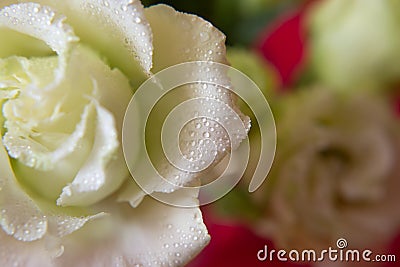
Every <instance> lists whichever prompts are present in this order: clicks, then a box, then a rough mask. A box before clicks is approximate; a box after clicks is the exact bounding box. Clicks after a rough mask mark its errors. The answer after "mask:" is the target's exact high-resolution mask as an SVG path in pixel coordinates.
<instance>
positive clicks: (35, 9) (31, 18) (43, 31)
mask: <svg viewBox="0 0 400 267" xmlns="http://www.w3.org/2000/svg"><path fill="white" fill-rule="evenodd" d="M64 20H65V17H62V16H60V15H58V14H56V13H55V12H54V11H53V10H52V9H50V8H49V7H42V6H41V5H39V4H36V3H21V4H15V5H11V6H7V7H4V8H2V9H1V10H0V30H1V31H3V32H0V34H1V35H2V36H3V38H2V39H3V41H2V49H1V50H0V51H2V53H1V54H0V57H6V56H10V55H14V52H15V51H14V50H13V48H12V47H13V46H14V45H15V42H13V41H16V40H15V36H12V37H14V38H10V39H8V38H7V37H5V36H6V35H7V34H10V33H11V31H10V30H12V31H16V32H19V33H21V34H25V35H28V36H31V37H34V38H37V39H39V40H42V41H43V42H45V43H46V44H47V45H48V46H49V47H50V48H51V50H53V51H55V52H56V53H57V55H58V68H57V69H56V70H55V71H54V80H53V82H52V83H50V84H49V85H48V86H47V88H53V87H54V86H56V85H57V84H58V83H59V82H60V80H61V79H62V77H63V76H64V72H65V68H66V63H67V59H68V54H69V50H70V48H71V45H72V43H73V42H74V41H76V40H77V37H76V36H75V35H74V33H73V31H72V29H71V28H70V27H69V26H68V25H66V24H64ZM14 34H15V33H14ZM17 40H18V39H17ZM19 41H21V40H19ZM17 44H18V45H17V47H20V51H24V50H25V49H28V51H30V49H29V46H30V45H31V43H30V42H28V43H22V46H21V43H20V42H18V43H17ZM10 50H11V54H7V53H10Z"/></svg>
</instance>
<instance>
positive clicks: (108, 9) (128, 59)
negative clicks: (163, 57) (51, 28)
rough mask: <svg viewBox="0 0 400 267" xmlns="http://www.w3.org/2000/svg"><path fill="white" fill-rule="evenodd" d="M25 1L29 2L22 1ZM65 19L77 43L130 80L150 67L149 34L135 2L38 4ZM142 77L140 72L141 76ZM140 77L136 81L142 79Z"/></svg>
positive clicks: (78, 0)
mask: <svg viewBox="0 0 400 267" xmlns="http://www.w3.org/2000/svg"><path fill="white" fill-rule="evenodd" d="M26 1H29V0H26ZM38 2H40V3H43V4H46V5H49V6H51V7H54V8H56V9H57V10H58V11H59V12H61V13H62V14H64V15H66V16H67V20H68V23H69V24H70V25H72V27H73V28H74V30H75V31H76V33H77V35H78V36H79V38H80V39H81V42H83V43H85V44H88V45H90V46H91V47H92V49H97V50H98V51H99V52H100V53H101V54H102V55H104V56H106V58H107V59H108V60H109V62H110V64H111V65H112V66H113V67H117V68H119V69H120V70H121V71H122V72H124V74H125V75H126V76H127V77H129V78H130V79H132V80H135V79H137V78H138V73H140V71H138V70H140V69H142V70H143V71H144V72H145V73H147V74H149V73H150V69H151V67H152V50H153V46H152V33H151V30H150V27H149V25H148V23H147V21H146V18H145V17H144V14H143V6H142V4H141V3H140V1H139V0H70V1H63V0H56V1H54V0H38ZM142 73H143V72H142ZM143 78H144V75H142V77H141V78H140V79H143Z"/></svg>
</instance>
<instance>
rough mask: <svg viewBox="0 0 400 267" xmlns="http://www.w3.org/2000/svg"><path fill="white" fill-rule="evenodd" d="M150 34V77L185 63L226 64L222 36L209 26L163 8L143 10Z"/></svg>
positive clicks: (223, 37) (154, 7)
mask: <svg viewBox="0 0 400 267" xmlns="http://www.w3.org/2000/svg"><path fill="white" fill-rule="evenodd" d="M145 15H146V18H147V19H148V21H149V23H150V27H151V30H152V32H153V46H154V55H153V65H154V67H153V69H152V71H153V72H154V73H156V72H158V71H160V70H162V69H164V68H166V67H169V66H172V65H175V64H178V63H182V62H187V61H196V60H203V61H215V62H220V63H227V60H226V53H225V35H224V34H223V33H222V32H220V31H219V30H218V29H217V28H215V27H214V26H213V25H212V24H211V23H210V22H208V21H206V20H204V19H202V18H200V17H198V16H196V15H189V14H185V13H181V12H178V11H175V10H174V9H173V8H172V7H170V6H167V5H156V6H151V7H149V8H146V9H145Z"/></svg>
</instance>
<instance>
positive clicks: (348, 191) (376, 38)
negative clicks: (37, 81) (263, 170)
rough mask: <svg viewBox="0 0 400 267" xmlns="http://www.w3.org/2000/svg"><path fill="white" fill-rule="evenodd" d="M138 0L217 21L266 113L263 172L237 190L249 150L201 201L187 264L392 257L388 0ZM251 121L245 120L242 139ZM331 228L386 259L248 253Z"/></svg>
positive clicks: (399, 92)
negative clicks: (236, 170)
mask: <svg viewBox="0 0 400 267" xmlns="http://www.w3.org/2000/svg"><path fill="white" fill-rule="evenodd" d="M143 3H144V5H145V6H149V5H153V4H158V3H165V4H168V5H171V6H173V7H174V8H175V9H177V10H180V11H183V12H187V13H193V14H197V15H199V16H201V17H203V18H204V19H206V20H208V21H210V22H211V23H213V24H214V25H215V26H216V27H217V28H218V29H220V30H221V31H222V32H224V33H225V35H226V37H227V39H226V44H227V56H228V60H229V61H230V63H231V65H232V66H233V67H235V68H237V69H239V70H241V71H242V72H244V73H245V74H247V75H248V76H249V77H250V78H251V79H253V81H255V82H256V83H257V85H258V86H259V88H260V89H261V90H262V91H263V93H264V95H265V97H266V98H267V100H268V101H269V103H270V106H271V108H272V111H273V113H274V116H275V120H276V127H277V136H278V143H277V151H276V157H275V161H274V163H273V166H272V169H271V171H270V174H269V175H268V179H267V180H266V182H264V184H263V186H262V187H261V188H259V189H258V190H257V191H256V192H254V193H249V192H248V191H247V187H248V183H249V180H250V179H251V174H252V171H254V166H255V163H256V162H257V160H258V155H256V154H254V155H253V154H252V155H251V158H250V161H251V162H250V164H249V168H248V170H247V171H246V173H245V175H244V176H245V177H244V179H242V181H241V183H240V184H239V185H238V186H237V187H236V188H235V189H234V190H233V191H232V192H231V193H229V194H228V195H227V196H225V197H224V198H223V199H221V200H219V201H217V202H215V203H213V204H211V205H208V206H204V207H203V208H202V210H203V214H204V219H205V222H206V224H207V226H208V228H209V231H210V235H211V237H212V239H211V243H210V244H209V246H208V247H207V248H206V249H205V250H204V251H203V252H202V253H201V254H200V255H198V257H197V258H196V259H195V260H194V261H193V262H192V263H190V264H189V266H191V267H197V266H210V267H213V266H353V265H358V266H366V265H372V266H386V267H389V266H391V267H393V266H400V207H399V206H400V205H399V204H400V164H399V163H400V157H399V155H400V132H399V120H400V118H399V116H400V104H399V103H400V1H398V0H319V1H305V0H304V1H301V0H201V1H200V0H192V1H188V0H164V1H158V0H145V1H143ZM243 108H244V109H245V110H246V107H243ZM249 114H250V113H249ZM253 121H254V118H253ZM259 132H260V130H259V129H258V128H257V124H256V123H254V124H253V128H252V130H251V132H250V141H251V144H252V146H253V147H257V146H259V144H258V143H257V141H258V140H259V139H258V138H257V137H258V136H259ZM252 163H253V164H252ZM339 238H344V239H346V241H347V243H348V245H347V248H349V249H350V248H353V249H355V248H357V249H360V250H363V249H370V250H372V251H373V255H376V254H384V255H389V254H390V255H395V256H396V259H397V262H381V263H378V262H374V263H365V262H360V263H354V262H353V263H350V262H338V261H337V262H329V261H325V262H318V263H313V262H290V261H289V262H279V261H278V260H276V259H275V260H273V261H272V262H271V261H265V262H261V261H259V260H258V259H257V252H258V251H259V250H260V249H263V248H264V246H265V245H267V246H268V248H269V249H286V250H287V251H289V250H291V249H298V250H302V249H315V250H317V251H320V250H322V249H328V248H329V247H332V248H334V249H335V248H337V245H336V241H337V240H338V239H339ZM372 257H373V256H372Z"/></svg>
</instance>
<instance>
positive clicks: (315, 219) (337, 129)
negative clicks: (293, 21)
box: [252, 88, 400, 252]
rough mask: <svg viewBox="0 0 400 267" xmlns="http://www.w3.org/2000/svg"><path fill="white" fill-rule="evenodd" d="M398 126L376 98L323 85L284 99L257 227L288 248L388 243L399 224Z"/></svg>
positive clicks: (258, 204) (257, 202) (258, 194)
mask: <svg viewBox="0 0 400 267" xmlns="http://www.w3.org/2000/svg"><path fill="white" fill-rule="evenodd" d="M396 123H397V122H396V118H394V115H393V114H392V113H391V111H390V110H389V109H388V107H387V103H385V102H384V101H382V100H381V99H379V97H376V96H374V97H372V96H368V95H363V94H353V95H348V96H347V97H343V95H340V94H335V93H333V92H332V91H330V90H324V89H323V88H313V89H308V90H307V89H305V90H303V91H300V92H297V93H294V94H293V95H289V96H286V97H285V99H284V100H282V102H281V103H280V106H279V110H276V124H277V132H278V145H277V153H276V157H275V161H274V165H273V167H272V169H271V173H270V174H269V176H268V180H267V182H266V183H265V184H264V185H263V187H262V188H260V189H259V191H256V192H255V194H256V195H255V196H253V198H252V201H254V203H255V204H254V203H253V204H254V207H257V209H256V210H257V211H259V212H260V213H258V215H257V216H258V217H257V218H256V219H255V221H256V223H255V225H256V226H255V227H256V228H255V229H257V230H258V231H259V232H260V233H262V234H264V235H267V236H270V237H272V238H273V239H274V240H275V241H276V242H277V244H278V245H279V246H281V247H285V248H288V249H296V248H299V249H310V248H312V249H327V248H328V247H329V246H331V247H335V244H336V240H337V239H339V238H345V239H347V241H348V244H349V247H357V248H364V249H365V248H369V249H373V248H374V247H375V246H378V247H379V245H382V244H383V243H384V242H387V241H388V238H390V237H392V235H393V234H394V233H396V231H397V230H398V227H399V225H400V212H399V209H398V208H397V205H398V203H399V194H398V188H399V184H400V179H399V177H398V171H399V168H398V167H399V165H398V155H399V144H400V143H399V141H400V139H399V137H400V135H399V131H398V128H396V126H395V125H396ZM261 212H262V213H261ZM375 252H377V251H375Z"/></svg>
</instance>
